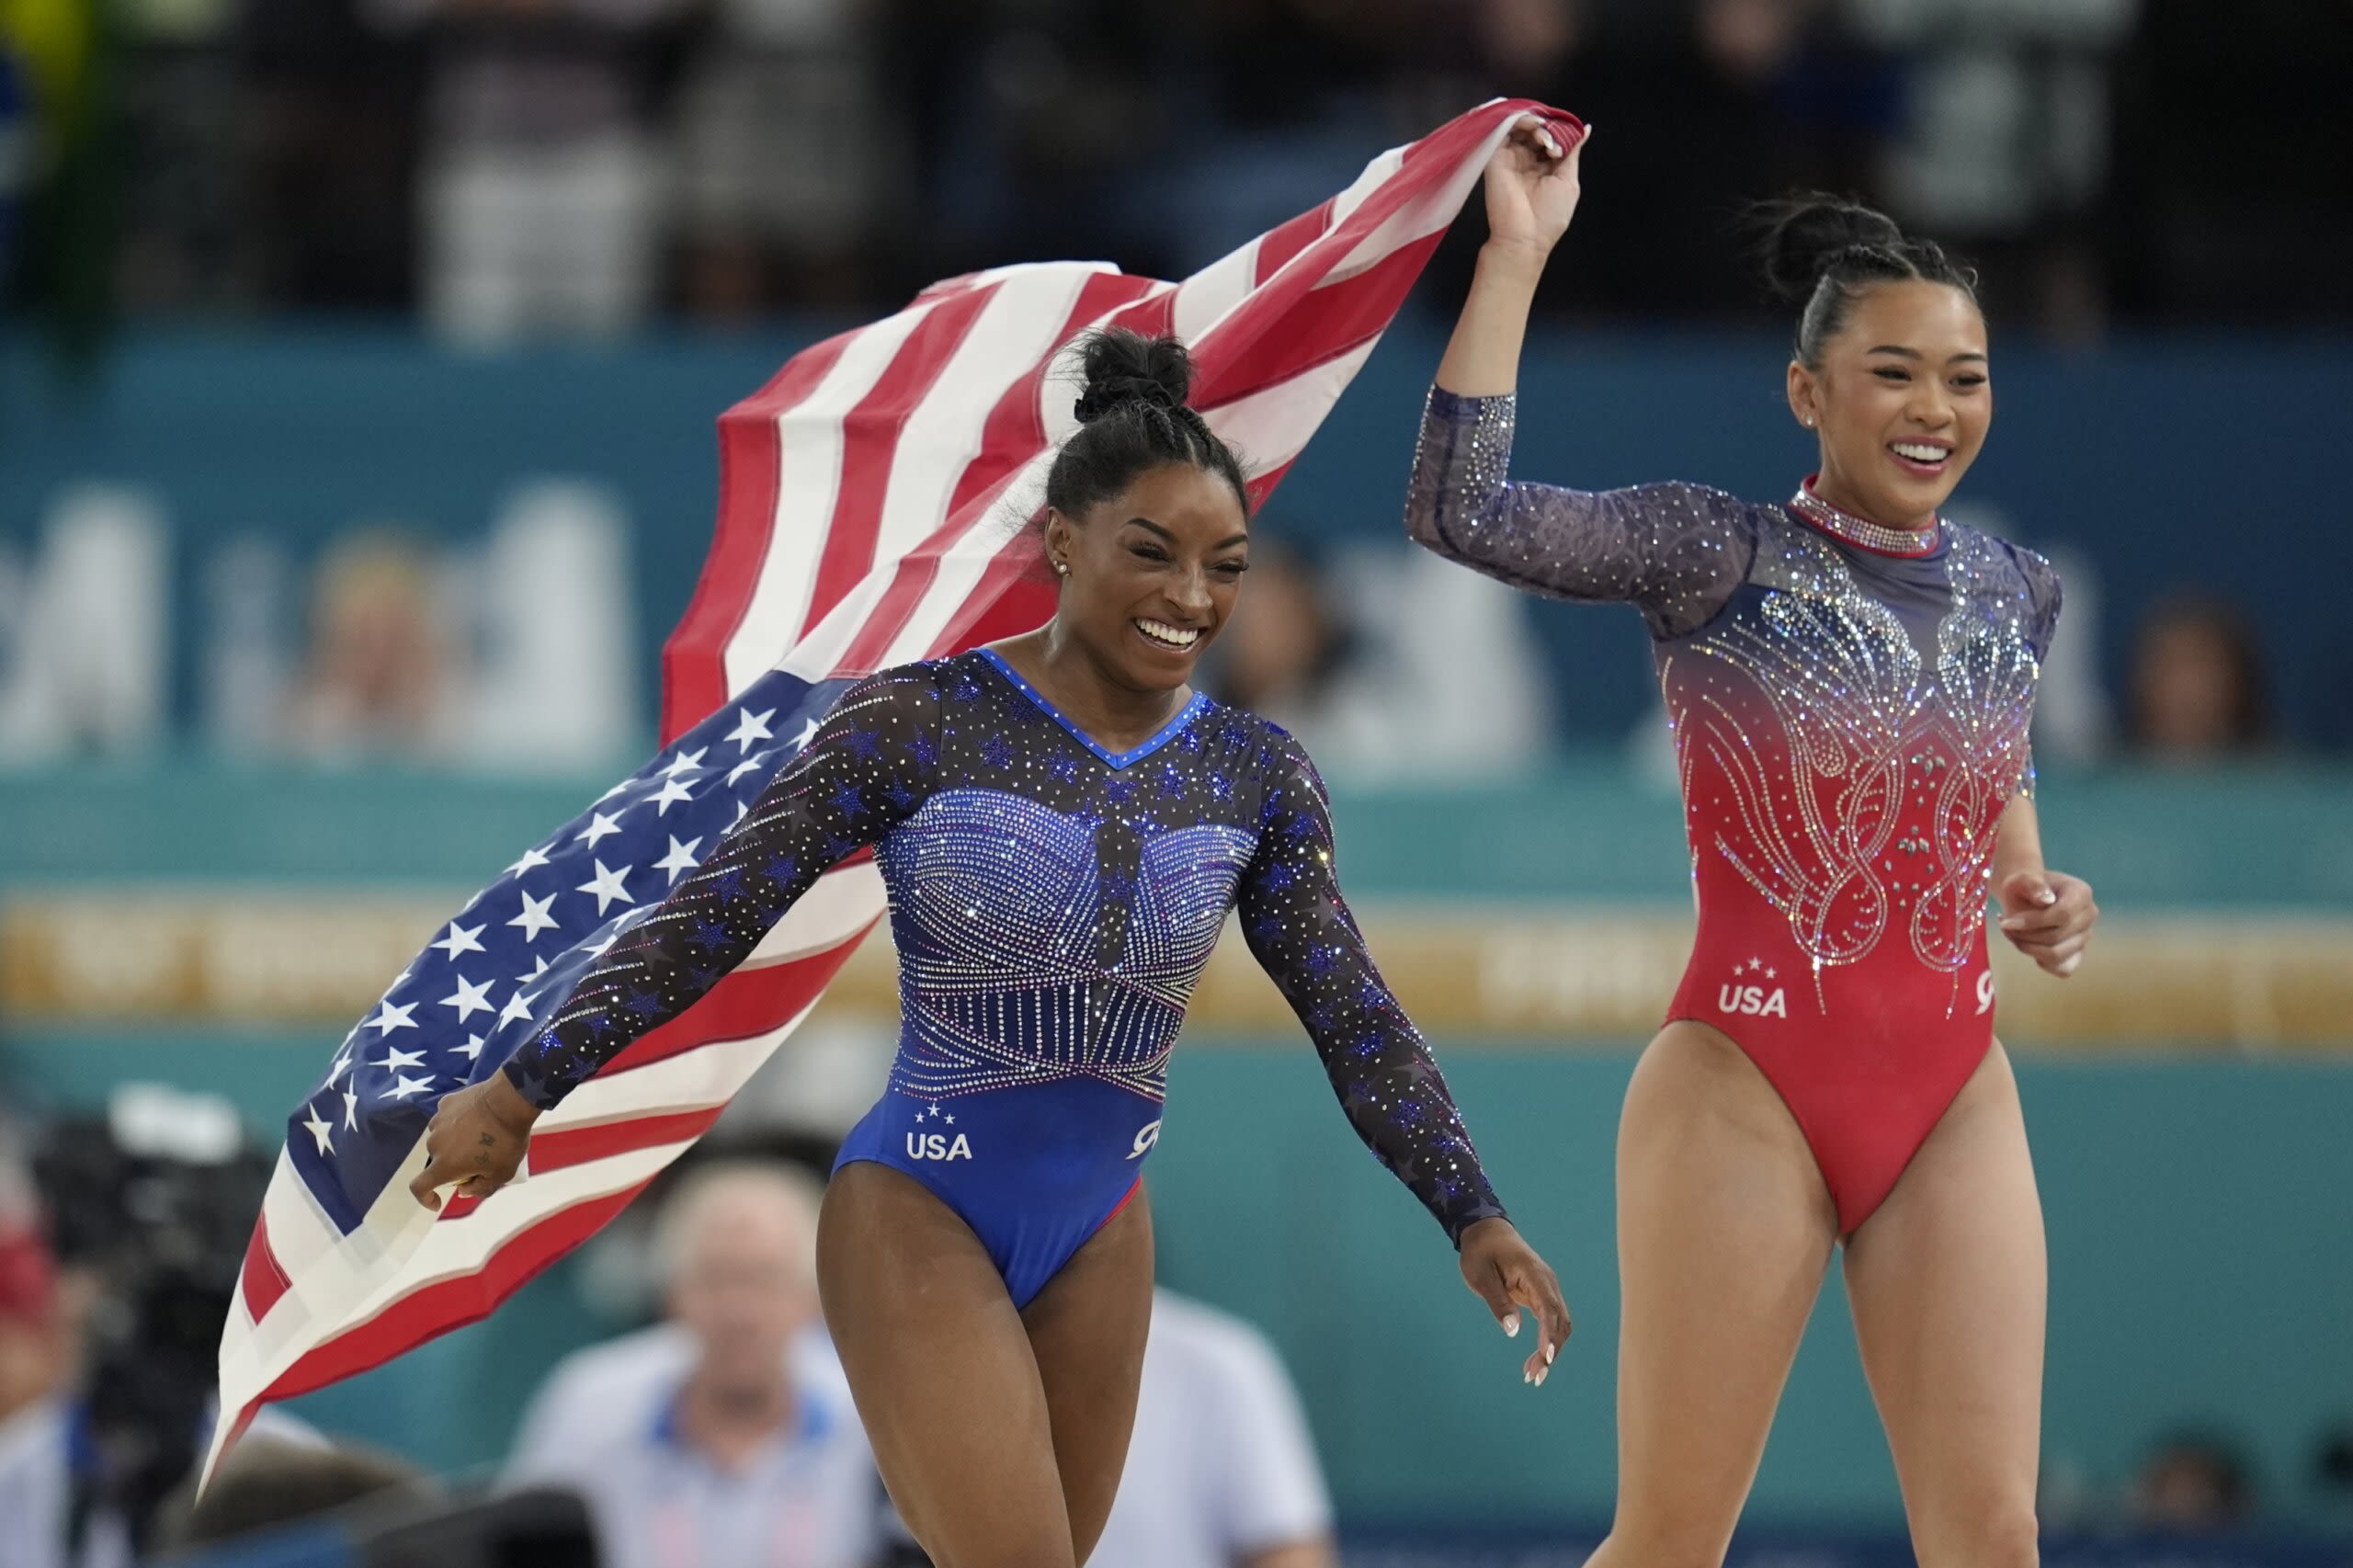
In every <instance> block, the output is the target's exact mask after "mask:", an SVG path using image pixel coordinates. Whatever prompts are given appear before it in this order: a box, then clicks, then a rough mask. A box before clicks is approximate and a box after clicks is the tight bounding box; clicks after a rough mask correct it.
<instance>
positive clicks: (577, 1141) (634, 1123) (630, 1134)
mask: <svg viewBox="0 0 2353 1568" xmlns="http://www.w3.org/2000/svg"><path fill="white" fill-rule="evenodd" d="M723 1109H725V1107H723V1106H712V1107H711V1108H709V1109H708V1110H680V1111H672V1112H671V1113H669V1114H668V1115H666V1116H631V1117H624V1118H621V1119H618V1120H614V1121H599V1122H597V1123H594V1124H593V1125H591V1126H587V1127H561V1128H556V1129H554V1130H553V1131H547V1132H542V1133H540V1135H539V1136H538V1137H536V1138H534V1139H532V1140H531V1173H532V1174H533V1175H534V1176H538V1175H540V1174H543V1173H545V1172H549V1171H560V1170H563V1168H564V1167H565V1166H567V1165H586V1164H587V1163H588V1162H589V1161H591V1160H602V1159H608V1158H610V1157H611V1156H612V1155H615V1154H630V1153H636V1152H637V1151H638V1150H640V1149H658V1148H660V1147H661V1146H662V1145H663V1144H665V1143H685V1142H691V1141H692V1140H694V1139H697V1138H699V1137H701V1136H702V1135H703V1134H704V1133H706V1132H708V1131H710V1124H711V1123H712V1122H714V1121H717V1120H718V1119H719V1113H720V1112H721V1111H722V1110H723Z"/></svg>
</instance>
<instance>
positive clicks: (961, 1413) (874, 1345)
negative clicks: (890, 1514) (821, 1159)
mask: <svg viewBox="0 0 2353 1568" xmlns="http://www.w3.org/2000/svg"><path fill="white" fill-rule="evenodd" d="M817 1287H818V1294H819V1297H820V1299H821V1300H822V1301H823V1302H824V1310H825V1326H826V1328H827V1329H828V1330H829V1331H831V1333H832V1335H833V1338H834V1345H835V1348H836V1349H837V1350H838V1351H839V1353H840V1355H841V1358H842V1367H843V1369H844V1370H845V1371H846V1372H847V1374H848V1376H849V1386H850V1392H851V1393H852V1395H853V1396H855V1398H856V1400H857V1403H858V1418H859V1419H860V1420H861V1421H862V1422H863V1423H864V1424H865V1426H866V1432H867V1437H868V1438H869V1439H870V1441H871V1442H872V1444H873V1447H874V1459H875V1463H876V1465H877V1467H878V1468H880V1470H881V1472H882V1481H883V1483H884V1484H885V1485H886V1486H888V1487H889V1488H890V1492H891V1497H892V1502H894V1503H895V1504H897V1506H898V1508H899V1512H900V1515H901V1517H904V1519H905V1520H906V1522H907V1528H909V1529H911V1530H912V1531H914V1532H915V1539H916V1540H917V1541H919V1542H921V1543H922V1546H923V1548H924V1551H926V1553H928V1554H929V1556H930V1558H931V1560H932V1561H933V1562H935V1563H937V1564H938V1568H1076V1564H1077V1558H1076V1556H1075V1555H1074V1552H1073V1551H1072V1549H1071V1535H1070V1523H1069V1512H1068V1509H1067V1507H1066V1506H1065V1505H1064V1503H1063V1488H1062V1477H1061V1473H1060V1471H1059V1470H1058V1468H1057V1467H1056V1464H1055V1444H1054V1438H1055V1433H1054V1430H1053V1426H1052V1422H1051V1416H1050V1414H1049V1409H1048V1404H1047V1400H1046V1390H1045V1386H1044V1384H1043V1382H1042V1381H1040V1376H1039V1369H1038V1363H1037V1359H1036V1358H1035V1357H1034V1356H1033V1354H1032V1353H1031V1350H1030V1346H1029V1334H1028V1333H1027V1331H1026V1330H1025V1329H1024V1328H1023V1326H1022V1323H1021V1316H1020V1314H1019V1313H1018V1312H1015V1311H1014V1307H1013V1301H1012V1298H1011V1297H1009V1296H1007V1295H1006V1290H1005V1281H1004V1280H1003V1279H1001V1278H998V1276H997V1272H996V1266H995V1263H993V1262H992V1261H990V1258H989V1255H988V1252H987V1250H986V1249H985V1248H983V1246H982V1245H981V1242H980V1238H979V1237H977V1236H975V1235H974V1234H973V1233H972V1229H971V1228H970V1227H969V1226H967V1225H966V1224H965V1223H964V1221H962V1220H961V1219H959V1218H958V1217H957V1215H956V1214H955V1212H954V1211H953V1210H950V1209H949V1207H948V1206H947V1205H946V1204H945V1203H943V1202H941V1201H940V1200H939V1199H938V1198H937V1197H935V1196H934V1195H933V1194H932V1193H931V1192H930V1191H929V1190H928V1189H927V1188H926V1187H924V1186H923V1184H922V1183H920V1182H918V1181H916V1180H915V1178H914V1177H912V1176H906V1175H905V1174H904V1173H902V1172H899V1171H895V1170H892V1169H890V1168H889V1167H887V1166H884V1165H874V1164H870V1163H867V1162H857V1163H853V1164H850V1165H844V1166H843V1167H842V1168H841V1169H840V1170H839V1171H838V1172H836V1173H835V1176H834V1179H833V1181H832V1182H831V1183H830V1184H829V1185H828V1186H827V1187H826V1189H825V1204H824V1210H823V1211H822V1212H821V1214H820V1217H819V1221H818V1226H817Z"/></svg>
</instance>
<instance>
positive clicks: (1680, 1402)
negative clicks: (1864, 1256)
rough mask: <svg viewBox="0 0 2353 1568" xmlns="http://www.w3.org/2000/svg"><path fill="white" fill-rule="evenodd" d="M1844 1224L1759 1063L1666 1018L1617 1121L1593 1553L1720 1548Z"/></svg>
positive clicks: (1689, 1558)
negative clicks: (1612, 1315)
mask: <svg viewBox="0 0 2353 1568" xmlns="http://www.w3.org/2000/svg"><path fill="white" fill-rule="evenodd" d="M1836 1232H1837V1218H1836V1212H1835V1210H1834V1209H1833V1207H1832V1204H1831V1201H1830V1194H1829V1191H1828V1189H1827V1188H1826V1187H1824V1185H1823V1180H1822V1174H1821V1172H1820V1171H1819V1170H1818V1169H1817V1168H1816V1167H1815V1165H1814V1162H1813V1152H1812V1151H1811V1150H1810V1149H1809V1148H1808V1147H1807V1145H1806V1142H1805V1138H1804V1136H1803V1134H1802V1133H1801V1132H1800V1131H1798V1126H1797V1122H1796V1121H1795V1119H1792V1118H1791V1117H1790V1112H1789V1109H1788V1108H1787V1107H1786V1106H1784V1105H1783V1104H1782V1103H1781V1099H1780V1096H1779V1095H1778V1094H1776V1093H1775V1092H1774V1090H1773V1087H1772V1085H1770V1084H1769V1083H1768V1082H1767V1081H1766V1079H1765V1076H1764V1074H1762V1073H1760V1072H1759V1071H1758V1070H1757V1069H1756V1065H1755V1064H1754V1063H1753V1062H1750V1061H1749V1060H1748V1059H1747V1058H1746V1057H1745V1056H1744V1055H1742V1054H1741V1052H1740V1050H1739V1048H1738V1047H1737V1046H1735V1045H1733V1043H1732V1041H1730V1040H1727V1039H1725V1038H1724V1037H1723V1036H1722V1035H1721V1034H1719V1033H1717V1032H1716V1031H1715V1030H1713V1029H1711V1028H1707V1027H1706V1026H1704V1025H1700V1024H1692V1023H1677V1024H1673V1025H1670V1026H1669V1027H1668V1028H1666V1029H1665V1032H1663V1033H1662V1034H1661V1035H1660V1036H1659V1037H1658V1039H1656V1040H1654V1041H1652V1042H1651V1046H1650V1049H1649V1050H1647V1051H1644V1052H1643V1060H1642V1062H1641V1063H1640V1064H1639V1065H1638V1066H1637V1067H1636V1068H1635V1070H1634V1079H1633V1082H1632V1084H1631V1085H1630V1086H1629V1087H1628V1089H1627V1091H1626V1108H1625V1112H1624V1115H1623V1117H1622V1119H1621V1120H1620V1126H1619V1131H1618V1260H1619V1282H1620V1302H1621V1311H1620V1328H1619V1346H1618V1449H1619V1466H1618V1516H1617V1520H1616V1523H1615V1525H1614V1526H1613V1528H1612V1529H1611V1535H1610V1540H1609V1542H1608V1545H1607V1546H1606V1547H1605V1550H1604V1552H1603V1554H1602V1557H1601V1558H1598V1559H1597V1561H1608V1560H1614V1561H1616V1562H1628V1563H1643V1564H1646V1565H1648V1564H1670V1565H1671V1564H1686V1563H1695V1564H1710V1563H1713V1562H1717V1561H1719V1560H1721V1558H1722V1553H1723V1551H1724V1548H1725V1546H1726V1545H1727V1544H1728V1543H1729V1541H1730V1540H1731V1538H1732V1529H1733V1524H1734V1522H1735V1521H1736V1520H1737V1518H1738V1517H1739V1514H1740V1507H1741V1504H1742V1503H1743V1502H1744V1501H1745V1499H1746V1497H1747V1495H1748V1488H1749V1484H1750V1483H1751V1482H1753V1481H1754V1480H1755V1478H1756V1464H1757V1461H1758V1460H1759V1459H1760V1458H1762V1457H1763V1454H1764V1451H1765V1437H1766V1434H1767V1432H1768V1429H1769V1428H1770V1427H1771V1426H1772V1421H1773V1410H1774V1407H1775V1405H1777V1404H1778V1403H1779V1401H1780V1395H1781V1387H1782V1385H1783V1383H1784V1382H1785V1381H1787V1380H1788V1377H1789V1370H1790V1360H1791V1359H1792V1358H1794V1357H1795V1356H1796V1354H1797V1347H1798V1341H1799V1340H1800V1338H1802V1336H1803V1335H1804V1332H1805V1322H1806V1318H1807V1316H1808V1315H1809V1314H1810V1313H1811V1312H1813V1302H1814V1298H1815V1296H1816V1295H1817V1294H1819V1293H1820V1290H1821V1288H1822V1277H1823V1273H1824V1270H1825V1269H1826V1268H1827V1267H1828V1266H1829V1261H1830V1253H1831V1248H1832V1247H1833V1245H1834V1244H1836Z"/></svg>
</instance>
